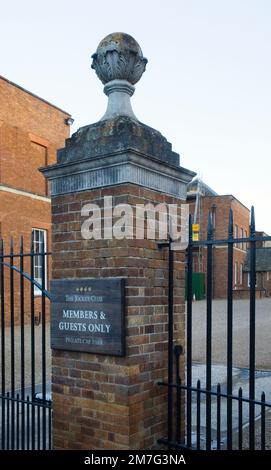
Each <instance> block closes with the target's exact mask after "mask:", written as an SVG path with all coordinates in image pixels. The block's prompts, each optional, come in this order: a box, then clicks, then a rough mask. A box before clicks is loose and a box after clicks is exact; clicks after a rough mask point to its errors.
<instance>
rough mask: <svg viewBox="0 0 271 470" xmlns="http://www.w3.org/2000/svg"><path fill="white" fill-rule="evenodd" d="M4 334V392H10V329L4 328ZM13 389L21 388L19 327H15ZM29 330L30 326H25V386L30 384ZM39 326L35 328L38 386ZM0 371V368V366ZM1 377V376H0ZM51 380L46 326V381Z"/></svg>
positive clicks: (40, 357) (39, 380)
mask: <svg viewBox="0 0 271 470" xmlns="http://www.w3.org/2000/svg"><path fill="white" fill-rule="evenodd" d="M5 331H6V334H5V346H6V347H5V353H6V354H5V355H6V358H5V359H6V360H5V364H6V390H10V384H11V369H10V364H11V362H10V328H6V330H5ZM14 335H15V389H16V390H18V389H20V388H21V332H20V327H19V326H17V327H15V331H14ZM30 338H31V330H30V325H25V362H24V363H25V385H26V387H27V386H29V385H30V384H31V340H30ZM41 344H42V341H41V325H39V326H35V381H36V384H40V383H41V381H42V379H41V363H42V354H41ZM0 371H1V366H0ZM0 376H1V374H0ZM50 380H51V348H50V324H49V323H48V324H47V325H46V381H50Z"/></svg>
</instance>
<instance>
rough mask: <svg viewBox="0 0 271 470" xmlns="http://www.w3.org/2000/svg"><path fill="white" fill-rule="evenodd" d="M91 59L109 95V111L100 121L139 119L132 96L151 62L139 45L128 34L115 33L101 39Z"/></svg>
mask: <svg viewBox="0 0 271 470" xmlns="http://www.w3.org/2000/svg"><path fill="white" fill-rule="evenodd" d="M92 59H93V62H92V65H91V67H92V68H93V69H94V70H95V72H96V74H97V75H98V77H99V79H100V80H101V81H102V83H103V84H104V85H105V87H104V92H105V94H106V95H107V96H108V106H107V110H106V113H105V115H104V116H103V118H102V119H101V120H105V119H112V118H114V117H117V116H129V117H131V118H133V119H136V117H135V115H134V113H133V110H132V107H131V102H130V96H132V95H133V93H134V90H135V88H134V86H133V85H134V84H135V83H137V82H138V81H139V80H140V78H141V76H142V74H143V73H144V71H145V68H146V64H147V62H148V61H147V59H146V58H145V57H143V54H142V51H141V48H140V46H139V44H138V43H137V42H136V40H135V39H134V38H133V37H132V36H130V35H129V34H125V33H112V34H109V35H108V36H106V37H105V38H104V39H103V40H102V41H101V42H100V44H99V45H98V47H97V51H96V52H95V54H93V55H92Z"/></svg>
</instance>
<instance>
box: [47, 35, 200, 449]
mask: <svg viewBox="0 0 271 470" xmlns="http://www.w3.org/2000/svg"><path fill="white" fill-rule="evenodd" d="M112 54H113V55H115V59H116V61H118V63H119V67H116V70H114V67H113V68H112V67H110V66H109V65H110V63H111V65H112ZM110 61H111V62H110ZM146 62H147V61H146V59H144V58H143V56H142V52H141V49H140V47H139V45H138V44H137V43H136V41H135V40H134V39H133V38H131V37H130V36H128V35H125V34H121V33H119V34H114V35H110V36H108V37H107V38H105V39H104V40H103V41H102V42H101V43H100V45H99V47H98V49H97V53H96V54H94V55H93V65H92V67H93V68H95V70H96V73H97V74H98V76H99V77H100V78H101V79H102V81H103V83H105V93H106V94H107V95H109V102H108V108H107V111H106V114H105V116H104V117H103V118H102V119H101V120H100V121H99V122H97V123H95V124H93V125H89V126H85V127H83V128H80V129H79V130H78V131H77V132H76V133H75V134H74V135H73V136H72V137H71V138H70V139H68V140H67V142H66V146H65V148H64V149H62V150H60V151H59V152H58V161H57V164H56V165H53V166H50V167H47V168H44V169H42V171H43V173H44V174H45V176H46V178H48V179H49V181H50V183H51V197H52V222H53V226H52V237H53V240H52V261H53V268H52V279H53V280H54V281H53V282H55V281H64V284H63V285H64V286H66V287H65V288H66V289H68V286H69V281H71V280H82V281H84V282H83V283H82V286H83V287H82V289H84V286H87V285H88V282H89V283H90V284H89V285H91V282H92V281H93V280H101V279H102V280H104V281H105V282H106V281H107V280H108V278H110V279H112V278H113V279H119V278H121V279H124V281H125V292H124V301H125V309H124V320H123V321H124V324H123V332H124V343H125V351H124V355H123V356H120V355H114V354H113V355H112V351H111V350H110V348H108V353H107V351H106V350H105V351H103V352H102V354H100V352H101V350H99V347H97V351H96V350H95V345H92V346H91V347H90V351H91V352H89V351H88V352H86V351H87V349H88V347H89V346H88V345H85V346H84V347H81V349H80V348H79V350H77V349H76V348H77V346H76V344H75V343H73V345H72V348H71V347H70V345H69V343H67V348H65V347H63V344H64V342H65V334H68V333H65V331H63V329H62V330H61V331H58V333H57V335H59V337H60V339H59V341H60V342H59V343H58V342H57V341H58V339H57V340H56V341H54V342H53V351H52V363H53V369H52V392H53V447H54V448H55V449H151V448H154V447H155V446H156V441H157V439H158V438H160V437H163V436H165V434H166V426H167V390H166V389H165V388H164V387H161V386H158V385H157V382H158V380H162V379H166V377H167V335H168V333H167V330H168V318H167V313H168V307H167V295H168V250H167V249H164V250H159V249H158V248H157V240H155V239H154V237H153V239H148V238H147V234H146V230H145V233H143V237H142V236H141V237H138V232H136V228H135V226H133V227H132V228H131V224H130V225H129V224H126V226H125V234H124V238H122V239H120V238H121V236H118V237H116V236H114V229H113V237H112V238H110V230H111V228H110V220H111V211H112V210H113V211H114V210H115V209H116V206H117V205H118V204H122V206H121V208H120V207H119V208H118V209H116V211H115V213H114V214H113V222H112V223H113V226H114V223H115V222H116V221H117V220H118V221H120V218H121V217H122V216H123V213H122V210H121V209H123V210H124V212H125V211H128V212H129V210H130V209H129V210H128V206H129V207H130V208H132V212H133V219H132V220H133V223H134V225H135V222H136V221H137V220H138V219H139V218H140V217H138V213H136V211H135V206H136V205H137V204H141V205H145V204H147V203H152V204H161V203H164V204H178V206H180V203H181V202H182V201H184V200H185V198H186V186H187V184H188V182H189V181H190V180H191V179H192V177H193V175H194V173H193V172H191V171H189V170H186V169H184V168H181V167H180V166H179V155H177V154H176V153H174V152H172V150H171V144H170V143H168V142H167V140H166V139H165V138H164V137H163V136H162V135H161V134H160V133H159V132H158V131H156V130H154V129H152V128H150V127H148V126H146V125H144V124H142V123H141V122H139V121H138V120H137V119H136V117H135V116H134V114H133V111H132V108H131V104H130V96H131V95H132V93H133V91H134V87H133V84H134V83H135V82H136V81H137V80H139V78H140V76H141V74H142V73H143V71H144V69H145V65H146ZM115 65H116V63H115ZM122 67H123V68H122ZM105 201H106V203H105ZM110 201H112V209H111V208H110ZM86 204H96V205H97V206H98V208H100V209H101V212H100V214H101V227H100V226H99V223H98V225H95V230H94V238H89V239H88V236H87V237H86V236H85V234H86V233H88V232H87V231H86V232H84V236H82V224H83V222H84V221H85V223H86V220H87V218H86V215H87V214H92V215H93V212H91V210H90V206H86ZM105 204H106V207H104V205H105ZM140 207H142V206H140ZM92 208H93V206H92ZM126 213H127V212H126ZM139 223H140V222H139ZM141 223H142V220H141ZM132 225H133V224H132ZM105 227H106V232H105ZM90 228H91V230H93V226H91V227H90ZM100 229H101V230H100ZM111 233H112V231H111ZM118 233H119V232H118ZM89 236H90V235H89ZM95 238H96V239H95ZM174 279H175V292H174V294H175V298H174V301H175V306H174V314H175V317H174V331H175V333H174V334H175V340H176V341H178V343H181V344H184V255H183V254H182V253H177V252H176V253H175V265H174ZM79 284H80V283H79ZM104 285H105V286H106V285H107V284H104ZM105 289H106V287H105ZM109 289H110V287H109ZM79 292H80V288H79ZM83 292H84V291H83ZM65 293H66V294H69V293H70V294H71V292H68V291H67V290H66V292H65ZM108 295H109V297H110V293H109V294H108ZM66 298H67V299H70V296H68V297H66ZM54 302H56V298H54V299H53V302H52V303H53V312H55V313H54V315H56V316H57V315H58V314H59V315H60V317H61V312H60V311H59V310H58V308H60V307H57V308H55V310H54ZM57 305H58V306H59V305H60V306H61V305H62V304H57ZM62 307H63V305H62ZM62 307H61V308H62ZM101 307H102V304H101ZM67 308H70V307H67ZM86 308H87V307H86ZM88 311H89V307H88ZM116 314H118V312H117V313H116ZM65 315H66V313H65ZM72 315H74V314H72ZM72 315H71V314H70V317H69V318H71V317H72ZM74 321H75V320H73V322H74ZM81 321H82V320H80V321H79V320H78V319H77V325H78V323H80V322H81ZM69 322H71V320H69ZM69 324H70V323H69ZM58 325H59V323H58ZM56 328H57V323H53V326H52V334H53V336H54V335H55V334H56V331H53V330H55V329H56ZM61 328H62V326H61ZM72 328H74V326H73V327H72ZM76 328H77V327H76ZM80 328H81V327H80ZM116 328H118V327H116ZM69 334H70V332H69ZM73 337H75V338H79V339H78V341H81V339H80V338H82V337H83V338H87V339H88V338H90V341H92V339H91V338H92V337H93V338H96V339H95V341H96V340H97V341H98V343H99V341H100V340H101V342H102V341H103V339H102V334H100V339H99V333H95V335H92V333H87V334H86V333H84V332H82V331H79V332H76V333H74V336H73ZM97 338H98V339H97ZM61 341H62V346H61V349H59V347H60V346H59V345H60V344H61ZM66 341H68V340H67V339H66ZM73 341H77V340H73ZM84 341H85V340H84ZM98 343H97V344H98ZM105 347H106V346H105ZM71 349H73V350H71Z"/></svg>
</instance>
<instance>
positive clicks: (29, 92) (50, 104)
mask: <svg viewBox="0 0 271 470" xmlns="http://www.w3.org/2000/svg"><path fill="white" fill-rule="evenodd" d="M0 80H4V81H5V82H7V83H9V84H10V85H12V86H15V87H16V88H19V90H22V91H24V92H25V93H28V94H29V95H31V96H34V98H37V99H38V100H40V101H43V103H46V104H48V105H49V106H52V107H53V108H55V109H57V110H58V111H61V113H63V114H66V115H67V116H71V114H70V113H67V111H64V110H63V109H61V108H59V107H58V106H56V105H55V104H52V103H50V102H49V101H47V100H45V99H44V98H41V97H40V96H38V95H35V93H32V91H29V90H26V89H25V88H23V87H22V86H20V85H17V83H14V82H12V81H11V80H8V79H7V78H5V77H3V76H2V75H0Z"/></svg>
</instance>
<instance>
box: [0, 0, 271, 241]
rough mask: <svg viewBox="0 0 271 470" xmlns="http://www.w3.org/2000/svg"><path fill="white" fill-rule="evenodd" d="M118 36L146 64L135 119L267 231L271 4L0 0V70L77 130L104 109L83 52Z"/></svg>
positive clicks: (266, 0)
mask: <svg viewBox="0 0 271 470" xmlns="http://www.w3.org/2000/svg"><path fill="white" fill-rule="evenodd" d="M114 31H123V32H126V33H129V34H131V35H132V36H134V37H135V39H136V40H137V41H138V42H139V44H140V46H141V48H142V50H143V54H144V55H145V57H147V58H148V60H149V62H148V65H147V69H146V72H145V74H144V75H143V77H142V79H141V80H140V82H139V83H138V84H137V85H136V92H135V95H134V97H133V98H132V103H133V108H134V112H135V114H136V116H137V117H138V118H139V119H140V121H142V122H144V123H146V124H148V125H150V126H152V127H154V128H156V129H158V130H159V131H160V132H162V134H163V135H164V136H165V137H166V138H167V139H168V140H169V141H170V142H171V143H172V144H173V149H174V150H175V151H176V152H178V153H180V155H181V159H180V164H181V165H182V166H184V167H187V168H189V169H191V170H194V171H197V172H199V173H200V174H201V175H202V177H203V180H204V181H205V182H206V183H207V184H208V185H209V186H211V187H213V189H214V190H216V191H217V192H218V193H220V194H233V195H234V196H235V197H237V198H238V199H240V201H242V202H243V203H244V204H245V205H247V206H248V207H250V206H251V205H252V204H254V206H255V210H256V226H257V229H258V230H265V231H267V232H269V233H270V234H271V214H270V206H269V204H270V201H271V185H270V174H271V163H270V156H271V92H270V87H271V60H270V49H271V0H167V1H160V0H156V1H155V0H137V1H134V2H131V1H128V0H126V1H125V0H114V1H113V0H111V1H109V0H103V1H97V0H94V1H92V0H76V1H72V0H46V1H44V0H43V1H38V0H35V1H34V0H24V1H20V0H10V1H9V2H7V1H5V2H4V1H3V0H2V1H1V9H0V52H1V53H0V64H1V65H0V75H3V76H4V77H6V78H8V79H10V80H12V81H14V82H15V83H17V84H19V85H21V86H23V87H25V88H27V89H28V90H30V91H32V92H34V93H36V94H38V95H39V96H41V97H43V98H44V99H47V100H48V101H50V102H52V103H54V104H55V105H57V106H59V107H61V108H63V109H64V110H65V111H68V112H70V113H71V114H72V116H73V118H74V119H75V122H74V125H73V126H72V132H75V131H76V129H77V128H78V127H80V126H82V125H86V124H90V123H93V122H96V121H98V120H99V119H100V118H101V117H102V115H103V114H104V111H105V107H106V101H107V98H106V96H105V95H104V94H103V91H102V84H101V82H100V81H99V80H98V79H97V77H96V75H95V72H94V71H93V70H92V69H91V68H90V65H91V57H90V56H91V54H92V53H93V52H95V50H96V47H97V45H98V43H99V41H100V40H101V39H102V38H103V37H104V36H106V35H107V34H109V33H111V32H114Z"/></svg>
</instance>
